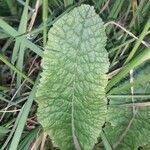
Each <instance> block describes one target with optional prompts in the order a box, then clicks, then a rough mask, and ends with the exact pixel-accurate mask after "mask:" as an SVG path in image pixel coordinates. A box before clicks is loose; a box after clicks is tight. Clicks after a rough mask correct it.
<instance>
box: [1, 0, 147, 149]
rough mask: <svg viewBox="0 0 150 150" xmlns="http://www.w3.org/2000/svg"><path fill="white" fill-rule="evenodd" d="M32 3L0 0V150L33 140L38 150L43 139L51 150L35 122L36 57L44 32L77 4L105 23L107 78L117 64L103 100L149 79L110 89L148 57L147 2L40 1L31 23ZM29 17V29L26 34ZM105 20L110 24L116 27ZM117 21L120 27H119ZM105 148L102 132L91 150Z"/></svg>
mask: <svg viewBox="0 0 150 150" xmlns="http://www.w3.org/2000/svg"><path fill="white" fill-rule="evenodd" d="M37 1H38V0H32V1H31V0H26V1H25V3H21V2H19V1H17V0H12V1H11V3H10V1H9V0H7V1H4V0H0V8H1V9H0V149H2V150H5V149H9V150H17V149H19V150H25V149H31V148H32V146H33V145H34V143H38V145H39V146H38V148H39V149H40V148H41V147H43V145H42V144H41V143H42V141H43V140H44V143H45V144H44V149H48V147H51V150H52V149H54V147H53V145H52V144H51V142H50V139H49V138H44V134H43V131H42V128H41V126H40V124H38V122H37V119H36V109H37V104H36V102H34V95H35V92H36V85H37V83H38V79H39V74H40V72H41V68H40V61H41V59H42V56H43V50H44V47H45V45H46V41H47V37H48V30H49V29H50V27H51V26H52V25H53V23H54V22H56V21H57V20H58V19H59V18H60V17H62V16H63V15H64V14H65V13H67V12H69V11H70V10H71V9H73V8H74V7H75V6H78V5H80V4H82V3H85V4H90V5H92V6H94V7H95V9H96V12H97V13H99V15H100V16H101V17H102V18H103V21H104V23H105V25H106V33H107V36H108V40H107V45H106V49H107V51H108V53H109V58H110V63H111V64H110V70H109V73H108V76H109V75H110V74H111V73H112V72H115V71H116V70H117V69H119V68H121V69H120V70H119V72H117V74H116V75H113V76H111V80H110V81H109V83H108V86H107V88H106V91H107V92H108V93H107V95H108V98H109V97H111V96H112V97H113V96H116V95H115V93H116V92H118V90H119V91H121V92H123V91H124V90H126V89H130V87H132V86H137V85H139V84H141V83H142V82H143V83H144V82H147V81H150V77H149V76H147V75H142V76H141V77H140V78H138V79H136V80H134V81H133V82H132V83H125V84H123V85H122V86H121V87H119V88H117V87H115V88H114V86H115V85H117V83H119V82H120V81H121V80H122V79H124V78H125V76H126V75H128V74H129V72H130V70H131V69H133V70H134V69H135V67H137V66H139V65H140V64H142V63H143V62H145V61H149V59H150V48H149V45H150V41H149V39H150V36H149V34H150V13H149V12H150V1H149V0H139V3H137V5H135V3H132V0H126V1H121V0H110V1H109V0H80V1H79V0H64V1H62V0H52V1H50V0H49V1H48V0H43V1H42V4H41V5H39V9H37V14H36V15H37V16H36V18H35V21H34V20H32V16H33V15H34V13H33V11H32V10H33V9H34V8H35V6H36V2H37ZM6 8H7V9H6ZM102 10H103V11H102ZM31 21H33V27H32V29H31V31H30V32H29V30H28V28H29V24H30V22H31ZM111 22H115V23H116V25H115V24H112V23H111ZM108 24H109V25H108ZM117 24H119V25H121V28H120V27H118V26H117ZM124 29H125V30H124ZM132 34H133V35H134V36H135V37H134V36H132ZM143 43H144V44H143ZM118 96H119V95H118ZM126 96H127V97H128V96H129V97H130V96H131V95H125V96H124V95H121V97H122V98H124V97H126ZM148 96H149V95H148ZM135 97H136V95H135ZM141 97H142V95H141ZM143 98H144V95H143ZM149 98H150V97H149ZM16 110H17V111H16ZM39 137H40V138H39ZM41 145H42V146H41ZM105 148H106V149H107V150H111V149H112V147H111V145H110V143H109V141H108V139H107V137H106V136H105V133H104V132H102V133H101V139H100V140H99V143H98V144H96V145H95V150H96V149H99V150H100V149H105ZM42 150H43V149H42Z"/></svg>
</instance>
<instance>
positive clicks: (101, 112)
mask: <svg viewBox="0 0 150 150" xmlns="http://www.w3.org/2000/svg"><path fill="white" fill-rule="evenodd" d="M105 44H106V34H105V28H104V25H103V22H102V20H101V18H100V17H99V16H98V15H97V14H96V13H95V11H94V8H93V7H91V6H89V5H81V6H80V7H76V8H74V9H73V10H72V11H70V12H69V13H66V14H65V15H64V16H63V17H62V18H60V19H59V20H58V21H56V22H55V23H54V24H53V27H52V28H51V29H50V31H49V39H48V42H47V46H46V50H45V51H44V56H43V60H42V67H43V72H42V74H41V76H42V78H41V80H40V85H39V87H38V91H37V94H36V97H37V102H38V106H39V107H38V113H37V116H38V121H39V122H40V123H41V124H42V126H43V128H44V130H45V131H46V132H47V133H48V134H49V136H50V138H52V141H53V143H55V144H56V145H58V146H59V147H60V148H61V149H62V150H74V149H76V150H80V149H92V147H93V146H94V144H95V142H96V140H97V137H98V136H99V134H100V131H101V127H102V125H103V124H104V122H105V116H106V111H107V107H106V106H107V105H106V104H107V100H106V97H105V87H106V85H107V80H108V79H107V76H106V72H107V71H108V67H109V60H108V53H107V51H106V49H105Z"/></svg>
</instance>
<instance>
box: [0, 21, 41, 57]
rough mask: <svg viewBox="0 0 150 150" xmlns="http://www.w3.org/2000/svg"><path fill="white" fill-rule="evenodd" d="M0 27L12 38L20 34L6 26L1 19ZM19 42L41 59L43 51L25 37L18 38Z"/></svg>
mask: <svg viewBox="0 0 150 150" xmlns="http://www.w3.org/2000/svg"><path fill="white" fill-rule="evenodd" d="M0 27H1V28H2V29H3V30H4V31H5V32H7V33H8V34H9V35H11V36H12V37H14V38H16V37H18V36H20V34H19V33H18V32H17V31H16V30H15V29H14V28H12V27H11V26H10V25H9V24H7V23H6V22H5V21H3V20H2V19H0ZM19 41H20V42H21V41H24V43H25V45H26V47H27V48H30V49H31V50H32V51H33V52H35V53H36V54H37V55H39V56H41V57H42V56H43V51H42V50H41V49H40V48H39V47H38V46H37V45H35V44H34V43H32V42H31V41H29V40H27V39H26V38H25V37H20V39H19ZM17 48H18V46H17Z"/></svg>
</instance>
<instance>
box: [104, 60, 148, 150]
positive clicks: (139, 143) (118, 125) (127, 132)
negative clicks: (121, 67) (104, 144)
mask: <svg viewBox="0 0 150 150" xmlns="http://www.w3.org/2000/svg"><path fill="white" fill-rule="evenodd" d="M148 74H150V65H149V62H147V63H145V64H143V65H141V66H140V67H139V68H137V69H135V70H134V71H133V81H134V80H136V79H139V78H140V77H142V76H144V75H148ZM122 84H123V83H121V85H122ZM121 85H120V86H121ZM118 88H119V86H118ZM132 91H133V92H132V93H133V95H145V96H146V95H150V81H147V82H141V83H140V84H139V85H138V86H137V85H136V86H133V89H132ZM116 94H124V95H128V94H129V95H131V89H128V90H126V91H123V92H122V93H116ZM146 102H149V98H146V97H144V96H143V97H138V98H135V97H131V98H123V96H122V97H121V98H111V99H110V101H109V104H110V106H109V107H108V108H109V109H108V117H107V123H106V124H105V128H104V131H105V134H106V136H107V139H108V141H109V142H110V144H111V145H112V147H113V149H115V150H137V149H139V148H142V147H143V146H145V145H147V144H150V107H149V106H146ZM136 103H139V104H140V103H145V106H142V105H141V106H139V107H135V105H134V104H136ZM129 104H133V105H134V106H132V105H131V106H129ZM112 105H114V106H112ZM119 105H120V106H119ZM147 150H148V149H147Z"/></svg>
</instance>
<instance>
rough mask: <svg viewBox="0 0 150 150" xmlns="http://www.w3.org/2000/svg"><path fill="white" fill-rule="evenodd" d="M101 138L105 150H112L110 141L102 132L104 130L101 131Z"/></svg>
mask: <svg viewBox="0 0 150 150" xmlns="http://www.w3.org/2000/svg"><path fill="white" fill-rule="evenodd" d="M101 138H102V140H103V143H104V146H105V149H106V150H112V147H111V145H110V143H109V142H108V139H107V138H106V135H105V133H104V131H103V130H102V131H101Z"/></svg>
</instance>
